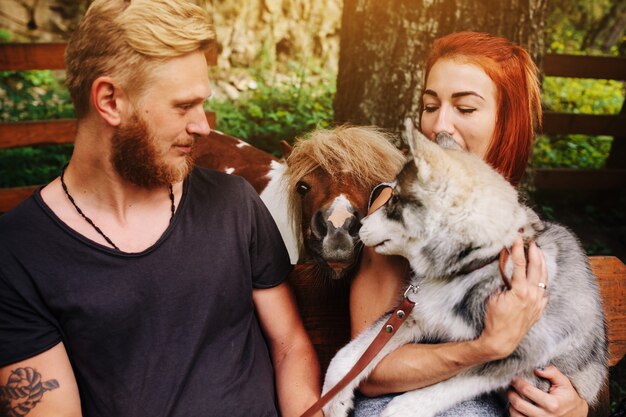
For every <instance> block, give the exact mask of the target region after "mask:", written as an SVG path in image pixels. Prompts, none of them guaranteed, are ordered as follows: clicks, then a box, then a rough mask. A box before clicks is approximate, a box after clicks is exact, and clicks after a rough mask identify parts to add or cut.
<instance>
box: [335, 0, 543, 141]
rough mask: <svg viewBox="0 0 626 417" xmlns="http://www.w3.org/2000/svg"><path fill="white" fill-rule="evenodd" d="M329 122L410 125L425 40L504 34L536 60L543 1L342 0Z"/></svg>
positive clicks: (428, 43) (396, 129) (425, 51)
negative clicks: (407, 120)
mask: <svg viewBox="0 0 626 417" xmlns="http://www.w3.org/2000/svg"><path fill="white" fill-rule="evenodd" d="M343 7H344V9H343V14H342V22H341V33H340V52H339V72H338V76H337V95H336V98H335V102H334V111H335V122H337V123H353V124H365V125H369V124H371V125H376V126H379V127H383V128H386V129H389V130H391V131H394V132H400V131H401V130H402V129H401V126H402V120H404V118H405V117H407V116H409V117H413V118H414V119H415V120H417V119H418V118H417V108H418V104H419V92H420V89H421V86H422V82H423V79H422V78H423V71H422V67H423V64H424V61H425V60H426V57H427V55H428V52H429V50H430V47H431V45H432V42H433V41H434V40H435V39H436V38H438V37H440V36H443V35H446V34H448V33H452V32H456V31H462V30H472V31H482V32H489V33H492V34H494V35H499V36H504V37H506V38H508V39H510V40H512V41H514V42H516V43H519V44H520V45H523V46H524V47H525V48H527V49H528V51H529V52H530V53H531V55H532V56H533V58H534V59H535V60H536V61H537V62H540V60H541V57H542V56H543V53H544V49H545V46H544V29H545V27H544V26H545V25H544V23H545V18H546V11H547V0H526V1H522V0H508V1H500V0H387V1H383V0H344V6H343Z"/></svg>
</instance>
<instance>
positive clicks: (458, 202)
mask: <svg viewBox="0 0 626 417" xmlns="http://www.w3.org/2000/svg"><path fill="white" fill-rule="evenodd" d="M407 132H408V135H407V136H409V143H410V144H411V147H412V153H413V159H412V160H411V161H409V162H408V163H407V164H406V165H405V167H404V169H403V170H402V172H401V173H400V174H399V175H398V178H397V180H396V184H397V185H396V187H395V189H394V196H393V197H392V199H391V200H390V201H389V202H388V203H387V204H385V206H383V207H382V208H381V209H379V210H378V211H376V212H374V213H372V214H371V215H370V216H368V217H367V218H365V219H364V220H363V227H362V228H361V232H360V234H361V239H362V240H363V242H364V243H365V244H366V245H368V246H374V247H375V248H376V251H377V252H379V253H383V254H397V255H402V256H404V257H406V258H407V259H409V262H410V264H411V267H412V269H413V271H414V274H415V275H414V276H413V278H412V284H413V285H419V287H420V289H419V292H418V293H417V294H416V295H414V296H411V298H412V299H414V300H415V301H416V302H417V305H416V307H415V309H414V310H413V312H412V314H411V316H410V317H409V319H408V320H407V321H406V322H405V324H404V325H402V326H401V327H400V329H398V330H397V333H396V334H395V335H394V336H393V337H392V339H391V341H390V342H389V343H388V344H387V346H386V347H385V348H384V349H383V351H382V352H381V353H380V354H379V355H378V356H377V357H376V358H375V359H374V360H373V361H372V363H370V364H369V365H368V367H367V368H366V369H365V370H364V371H363V372H362V373H361V374H360V375H359V377H357V378H356V379H355V380H354V381H352V383H351V384H350V385H349V386H348V387H347V388H346V389H344V390H343V391H342V392H340V393H339V394H338V395H337V396H336V397H335V398H334V399H333V400H332V401H331V402H330V403H329V404H328V405H327V406H326V407H325V408H324V412H325V415H326V416H327V417H337V416H346V415H347V413H348V412H349V410H350V409H351V408H352V406H353V391H354V389H355V388H356V387H357V386H358V385H359V383H360V382H361V381H363V379H365V378H366V377H367V375H368V374H369V373H370V372H371V370H372V369H373V368H374V367H375V366H376V364H377V363H378V362H379V361H380V360H381V359H382V358H383V357H384V356H385V355H387V354H388V353H389V352H391V351H393V350H395V349H397V348H398V347H399V346H402V345H404V344H407V343H414V342H419V341H424V340H429V341H433V340H435V341H441V342H446V341H460V340H471V339H475V338H476V337H478V335H479V334H480V333H481V331H482V329H483V320H484V306H485V301H486V299H487V298H488V297H489V296H490V295H491V294H493V293H495V292H497V291H501V290H502V288H503V287H502V280H501V277H500V272H499V268H498V262H497V260H494V261H493V262H491V263H490V264H488V265H487V266H485V267H483V268H480V269H477V270H474V271H472V272H469V273H468V272H466V271H469V270H470V269H471V266H472V265H477V264H481V263H482V262H484V261H485V260H489V259H495V258H496V257H497V254H498V253H499V252H500V250H501V249H502V248H503V247H510V246H511V245H512V244H513V242H514V240H515V239H516V237H517V236H518V235H519V234H521V235H522V236H523V237H524V239H525V240H526V241H528V240H530V239H534V240H536V242H537V243H538V245H539V246H540V247H541V249H542V250H543V253H544V255H545V258H546V264H547V269H548V277H549V279H548V286H549V287H548V290H547V295H548V297H549V301H548V305H547V307H546V309H545V310H544V312H543V315H542V317H541V318H540V320H539V321H538V322H537V323H536V324H535V325H534V326H533V327H532V328H531V330H530V331H529V333H528V334H527V335H526V337H525V338H524V339H523V340H522V342H521V344H520V345H519V346H518V347H517V349H516V350H515V351H514V352H513V354H512V355H510V356H509V357H507V358H505V359H503V360H499V361H494V362H490V363H487V364H485V365H482V366H476V367H474V368H472V369H470V370H468V371H465V372H463V373H461V374H459V375H457V376H456V377H453V378H451V379H448V380H446V381H443V382H440V383H438V384H435V385H432V386H429V387H426V388H422V389H419V390H415V391H410V392H407V393H405V394H403V395H400V396H398V397H396V398H395V399H394V400H393V401H391V403H390V404H389V405H388V406H387V408H386V409H385V411H384V412H383V414H382V415H383V416H385V417H387V416H411V417H416V416H419V417H427V416H433V415H435V414H436V413H438V412H440V411H443V410H446V409H448V408H449V407H451V406H453V405H454V404H457V403H459V402H461V401H463V400H467V399H471V398H474V397H476V396H478V395H480V394H483V393H485V392H490V391H493V390H497V389H503V388H506V387H508V386H509V384H510V381H511V379H512V378H513V377H515V376H522V377H524V378H526V379H527V380H529V381H532V382H534V383H535V384H536V385H537V386H538V387H540V388H542V389H544V390H547V388H548V387H547V383H546V381H543V380H540V379H539V378H537V377H536V376H535V375H534V373H533V369H534V368H537V367H541V366H544V365H547V364H550V363H552V364H554V365H556V366H557V367H558V369H559V370H561V371H562V372H563V373H564V374H565V375H567V376H568V377H569V378H570V380H571V381H572V383H573V385H574V387H575V388H576V389H577V391H578V393H579V394H580V395H581V397H582V398H584V399H585V400H586V401H587V402H588V403H589V404H594V402H595V401H596V397H597V394H598V392H599V390H600V388H601V387H602V384H603V383H604V380H605V377H606V375H607V339H606V326H605V322H604V315H603V311H602V306H601V302H600V296H599V291H598V286H597V283H596V281H595V277H594V276H593V274H592V273H591V270H590V268H589V265H588V262H587V257H586V255H585V253H584V252H583V250H582V249H581V247H580V244H579V242H578V241H577V239H576V238H575V237H574V236H573V235H572V233H571V232H570V231H568V230H567V229H565V228H564V227H562V226H559V225H557V224H554V223H547V222H542V221H541V220H540V219H539V218H538V217H537V215H536V214H535V213H534V212H533V211H532V210H531V209H529V208H528V207H525V206H524V205H523V204H521V203H519V202H518V196H517V192H516V191H515V189H514V188H513V187H512V186H510V185H509V183H508V182H507V181H505V180H504V179H503V178H502V177H501V176H500V175H498V174H497V173H496V172H495V171H494V170H492V169H491V168H490V167H489V166H488V165H487V164H486V163H484V162H483V161H482V160H481V159H480V158H478V157H476V156H474V155H471V154H469V153H468V152H464V151H461V150H459V149H454V148H455V146H454V145H453V143H452V142H451V138H450V137H448V138H446V137H441V138H438V142H439V143H440V145H442V146H438V145H437V144H435V143H432V142H430V141H428V140H427V139H426V138H425V137H423V136H422V135H421V134H420V133H419V132H417V130H415V129H414V127H413V125H412V123H410V125H409V124H408V125H407ZM444 147H447V148H448V149H444ZM522 229H523V231H522V232H521V233H520V230H522ZM511 269H512V268H511V265H510V262H509V265H508V273H509V276H510V273H511ZM387 318H388V316H386V317H383V318H381V319H380V320H379V321H378V322H377V323H376V324H374V325H373V326H371V327H370V328H369V329H368V330H366V331H365V332H363V333H362V334H361V335H359V336H358V337H357V338H356V339H355V340H353V341H352V342H351V343H349V344H348V345H347V346H345V347H344V348H343V349H342V350H340V351H339V353H338V354H337V355H336V356H335V358H334V359H333V360H332V362H331V364H330V366H329V368H328V371H327V374H326V379H325V382H324V392H326V391H328V390H329V389H330V388H332V387H333V386H334V385H335V384H336V383H337V382H338V381H339V380H340V379H341V378H342V377H343V376H344V375H345V374H346V373H347V372H348V370H349V369H350V368H351V367H352V365H353V364H354V363H355V362H356V361H357V359H358V358H359V357H360V356H361V354H362V353H363V351H364V350H365V349H366V347H367V346H368V345H369V344H370V342H371V341H372V340H373V339H374V337H375V336H376V334H377V333H378V332H379V330H380V328H381V326H382V325H383V323H384V322H385V321H386V319H387Z"/></svg>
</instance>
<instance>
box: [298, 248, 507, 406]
mask: <svg viewBox="0 0 626 417" xmlns="http://www.w3.org/2000/svg"><path fill="white" fill-rule="evenodd" d="M508 258H509V251H508V250H507V249H506V248H503V249H502V251H501V252H500V256H499V267H500V275H501V277H502V282H503V283H504V285H505V286H506V287H507V289H508V290H510V289H511V281H510V279H509V278H508V277H507V276H506V273H505V272H504V267H505V265H506V262H507V260H508ZM491 262H493V261H491V260H490V261H488V262H486V263H483V264H480V265H478V266H477V267H475V268H472V269H471V270H470V271H466V273H469V272H472V271H475V270H477V269H480V268H482V267H484V266H486V265H488V264H489V263H491ZM418 290H419V286H417V287H416V286H414V285H409V286H408V287H407V289H406V291H404V299H403V300H402V302H401V303H400V304H399V305H398V306H397V307H396V308H395V309H394V310H393V313H392V314H391V317H389V319H388V320H387V321H386V322H385V324H384V325H383V327H382V329H380V331H379V332H378V335H376V338H375V339H374V340H373V341H372V343H371V344H370V345H369V346H368V347H367V349H366V350H365V352H363V354H362V355H361V357H360V358H359V360H358V361H357V362H356V363H355V364H354V366H353V367H352V369H350V371H349V372H348V373H347V374H346V375H345V376H344V377H343V378H341V380H340V381H339V382H338V383H337V384H336V385H335V386H334V387H332V388H331V389H330V390H329V391H328V392H327V393H326V394H324V395H323V396H322V397H321V398H320V399H319V400H317V401H316V402H315V403H314V404H313V405H312V406H311V407H309V409H308V410H306V411H305V412H304V414H302V415H301V416H300V417H313V415H315V413H317V412H318V411H320V410H321V409H322V408H323V407H324V406H325V405H326V404H327V403H328V402H329V401H330V400H331V399H332V398H333V397H334V396H335V395H337V394H338V393H339V392H340V391H341V390H342V389H344V388H345V387H346V386H348V384H349V383H350V382H351V381H352V380H353V379H354V378H356V377H357V376H358V375H359V374H360V373H361V372H362V371H363V370H364V369H365V368H366V367H367V365H369V363H370V362H371V361H372V360H373V359H374V358H375V357H376V355H378V353H379V352H380V351H381V350H382V348H383V347H384V346H385V345H386V344H387V342H388V341H389V339H391V338H392V337H393V335H394V334H395V332H396V330H398V329H399V328H400V326H401V325H402V324H403V323H404V322H405V321H406V319H407V318H408V317H409V315H410V314H411V311H413V307H415V303H414V302H413V301H411V300H410V299H409V296H408V295H409V293H410V292H412V293H413V294H416V293H417V291H418Z"/></svg>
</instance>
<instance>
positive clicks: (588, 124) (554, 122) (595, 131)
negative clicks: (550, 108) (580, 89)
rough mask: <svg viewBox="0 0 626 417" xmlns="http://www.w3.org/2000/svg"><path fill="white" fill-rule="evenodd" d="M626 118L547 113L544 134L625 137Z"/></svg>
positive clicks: (544, 115)
mask: <svg viewBox="0 0 626 417" xmlns="http://www.w3.org/2000/svg"><path fill="white" fill-rule="evenodd" d="M624 132H626V117H624V116H619V115H598V114H573V113H555V112H545V113H544V114H543V133H546V134H575V133H578V134H582V135H607V136H623V135H624Z"/></svg>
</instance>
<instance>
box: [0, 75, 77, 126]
mask: <svg viewBox="0 0 626 417" xmlns="http://www.w3.org/2000/svg"><path fill="white" fill-rule="evenodd" d="M73 115H74V110H73V106H72V104H71V100H70V98H69V92H68V91H67V89H65V88H64V87H63V86H62V85H61V84H60V82H59V81H58V80H57V78H56V77H55V76H54V74H53V72H52V71H50V70H37V71H0V121H2V122H12V121H20V120H21V121H23V120H45V119H59V118H69V117H73Z"/></svg>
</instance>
